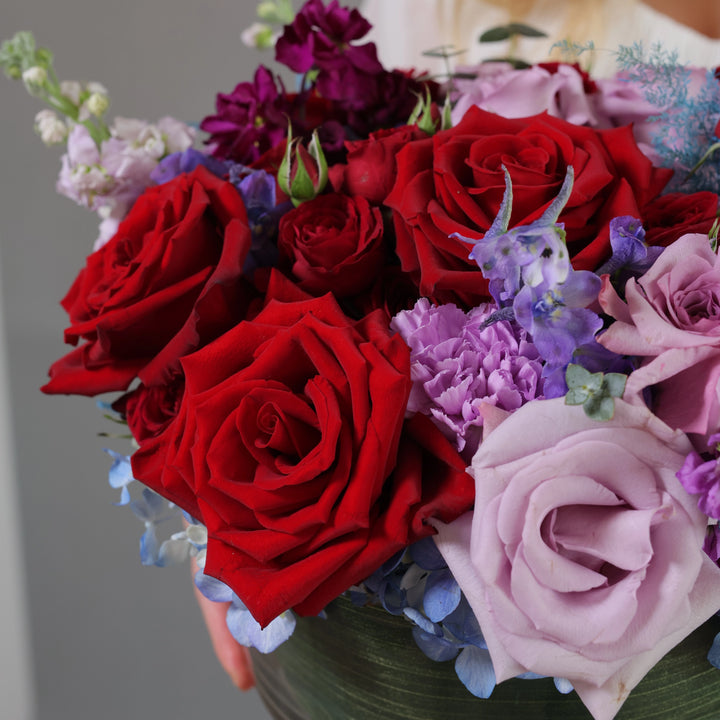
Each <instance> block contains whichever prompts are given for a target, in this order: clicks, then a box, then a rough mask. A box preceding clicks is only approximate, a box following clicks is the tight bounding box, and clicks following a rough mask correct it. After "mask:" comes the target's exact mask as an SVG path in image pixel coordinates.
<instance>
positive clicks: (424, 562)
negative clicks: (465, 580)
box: [409, 537, 447, 570]
mask: <svg viewBox="0 0 720 720" xmlns="http://www.w3.org/2000/svg"><path fill="white" fill-rule="evenodd" d="M409 550H410V557H411V558H412V561H413V562H415V563H417V564H418V565H419V566H420V567H421V568H422V569H423V570H442V569H443V568H445V567H447V563H446V562H445V558H444V557H443V556H442V555H441V554H440V551H439V550H438V548H437V545H436V544H435V541H434V540H433V539H432V537H426V538H423V539H422V540H418V542H416V543H413V544H412V545H411V546H410V548H409Z"/></svg>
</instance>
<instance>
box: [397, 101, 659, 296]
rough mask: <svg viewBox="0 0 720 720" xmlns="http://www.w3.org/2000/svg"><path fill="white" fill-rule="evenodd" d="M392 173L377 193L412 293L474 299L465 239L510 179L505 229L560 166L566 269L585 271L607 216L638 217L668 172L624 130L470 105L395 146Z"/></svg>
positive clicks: (551, 183) (534, 210)
mask: <svg viewBox="0 0 720 720" xmlns="http://www.w3.org/2000/svg"><path fill="white" fill-rule="evenodd" d="M397 165H398V177H397V182H396V183H395V187H394V188H393V190H392V193H391V194H390V196H389V197H388V198H387V200H386V205H389V206H390V207H391V208H392V209H393V210H394V221H395V229H396V234H397V253H398V255H399V257H400V260H401V262H402V267H403V270H406V271H408V272H411V273H414V275H415V276H416V278H417V281H418V283H419V287H420V293H421V294H422V295H427V296H430V297H433V298H436V299H438V300H441V301H456V302H461V303H464V304H474V303H475V302H476V301H477V300H479V299H480V298H481V297H483V295H484V294H485V293H486V288H487V284H486V283H485V282H484V281H483V280H482V278H480V276H479V270H478V267H477V265H475V264H474V263H473V262H471V261H470V260H468V253H469V251H470V246H469V245H468V244H467V243H465V242H463V241H462V240H460V239H457V238H453V237H450V235H452V234H453V233H456V232H457V233H460V234H461V235H463V236H466V237H472V238H479V237H482V235H483V234H484V233H485V232H486V231H487V230H488V229H489V227H490V225H491V224H492V221H493V219H494V218H495V216H496V215H497V213H498V210H499V208H500V203H501V202H502V198H503V193H504V191H505V179H504V173H503V170H502V166H503V165H504V166H505V167H507V169H508V171H509V172H510V177H511V178H512V183H513V213H512V218H511V226H514V225H518V224H523V223H527V222H529V221H531V220H533V219H535V218H537V217H539V216H540V215H541V214H542V212H543V210H544V209H545V208H546V207H547V206H548V204H549V203H550V202H551V201H552V200H553V199H554V198H555V197H556V196H557V195H558V192H559V191H560V187H561V185H562V182H563V180H564V178H565V175H566V171H567V167H568V166H569V165H570V166H572V167H573V169H574V172H575V183H574V185H573V190H572V194H571V196H570V199H569V200H568V203H567V205H566V207H565V209H564V210H563V212H562V214H561V215H560V222H562V223H564V224H565V230H566V232H567V243H568V248H569V250H570V254H571V257H572V258H573V265H574V267H575V268H576V269H590V270H592V269H595V268H596V267H597V266H598V265H599V264H600V263H601V262H603V261H604V260H605V259H607V257H609V255H610V241H609V227H608V224H609V222H610V220H611V219H612V218H613V217H616V216H618V215H632V216H634V217H642V215H641V214H640V208H642V207H643V206H644V205H645V204H646V203H647V202H649V201H650V200H651V199H653V198H655V197H656V196H657V195H658V193H659V192H660V191H661V190H662V188H663V187H664V185H665V184H666V183H667V181H668V179H669V178H670V175H671V174H672V172H671V171H670V170H661V169H657V168H653V166H652V164H651V163H650V161H649V160H648V159H647V158H646V157H645V156H644V155H643V154H642V153H641V152H640V150H639V149H638V147H637V145H636V143H635V141H634V139H633V135H632V130H631V128H630V127H623V128H615V129H612V130H593V129H591V128H587V127H580V126H576V125H571V124H570V123H567V122H565V121H564V120H560V119H558V118H553V117H550V116H549V115H547V114H542V115H536V116H534V117H529V118H519V119H507V118H503V117H500V116H499V115H494V114H492V113H488V112H485V111H483V110H480V109H479V108H476V107H473V108H471V109H470V110H468V112H467V113H466V114H465V117H464V118H463V119H462V121H461V122H460V123H459V124H458V125H456V126H455V127H453V128H450V129H449V130H445V131H442V132H439V133H437V134H436V135H434V136H433V137H432V138H428V139H427V140H417V141H415V142H411V143H409V144H408V145H407V147H405V148H404V149H403V150H401V151H400V152H399V153H398V156H397Z"/></svg>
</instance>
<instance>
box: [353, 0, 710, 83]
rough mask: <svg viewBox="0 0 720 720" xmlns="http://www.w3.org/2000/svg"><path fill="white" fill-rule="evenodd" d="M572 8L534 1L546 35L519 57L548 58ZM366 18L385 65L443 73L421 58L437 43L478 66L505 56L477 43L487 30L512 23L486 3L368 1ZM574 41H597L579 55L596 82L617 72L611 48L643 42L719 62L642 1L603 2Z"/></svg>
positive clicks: (701, 61)
mask: <svg viewBox="0 0 720 720" xmlns="http://www.w3.org/2000/svg"><path fill="white" fill-rule="evenodd" d="M578 1H579V0H573V2H578ZM713 1H715V0H713ZM570 6H571V3H570V2H563V3H559V2H558V0H537V2H536V3H535V4H534V6H533V8H532V10H531V12H530V13H529V14H528V15H527V16H526V17H524V18H523V22H525V23H526V24H528V25H531V26H533V27H536V28H538V29H540V30H543V31H544V32H546V33H547V34H548V36H549V38H539V39H522V40H520V41H519V43H518V46H517V51H516V56H518V57H520V58H523V59H524V60H528V61H530V62H540V61H543V60H547V59H550V57H551V55H550V52H551V47H552V45H553V43H555V42H556V41H558V40H561V39H562V35H563V33H565V32H566V29H567V15H566V12H567V10H566V8H569V7H570ZM363 14H364V15H365V16H366V17H367V18H368V20H369V21H370V22H371V23H372V24H373V26H374V27H373V29H372V31H371V34H370V36H369V37H370V39H371V40H373V41H374V42H375V43H376V44H377V46H378V53H379V57H380V60H381V62H382V63H383V64H384V65H385V66H386V67H389V68H393V67H400V68H408V67H414V68H416V69H418V70H423V69H427V70H430V71H432V72H434V73H442V72H443V71H444V64H443V61H442V60H437V59H435V58H428V57H423V55H422V53H423V52H424V51H426V50H430V49H432V48H436V47H438V46H440V45H453V46H454V47H456V48H458V49H465V50H466V52H465V53H464V54H463V55H461V56H459V57H458V58H456V59H455V60H454V61H453V62H454V63H456V64H472V63H477V62H480V61H482V60H486V59H489V58H491V57H497V56H498V54H500V55H502V54H504V53H505V52H506V51H507V45H506V44H505V43H486V44H482V45H481V44H480V43H478V42H477V39H478V37H479V36H480V34H481V33H482V32H483V31H485V30H487V29H489V28H492V27H495V26H497V25H503V24H505V23H507V22H509V21H510V19H511V18H510V13H509V12H508V10H507V9H506V8H504V7H498V6H496V5H494V4H490V3H486V2H483V0H365V3H364V6H363ZM572 39H573V40H575V41H578V42H586V41H587V40H593V42H594V44H595V47H596V48H598V49H597V50H596V51H595V52H594V53H592V57H589V56H588V55H586V54H583V55H581V57H580V61H581V64H583V66H586V65H587V63H588V62H590V63H591V69H592V72H593V74H594V75H595V76H597V77H603V76H608V75H611V74H612V73H613V72H614V71H615V69H616V67H615V59H614V55H613V52H611V51H614V50H615V49H617V47H618V46H619V45H631V44H632V43H633V42H636V41H639V40H642V41H643V42H644V43H645V44H650V43H654V42H658V41H659V42H661V43H662V45H663V47H665V48H666V49H668V50H671V49H675V50H677V51H678V55H679V60H680V61H681V62H686V63H689V64H691V65H699V66H705V67H714V66H717V65H720V40H714V39H711V38H708V37H706V36H705V35H702V34H701V33H699V32H697V31H695V30H693V29H692V28H689V27H687V26H685V25H681V24H679V23H677V22H676V21H675V20H672V19H671V18H669V17H667V16H666V15H663V14H662V13H660V12H658V11H656V10H653V9H652V8H650V7H648V6H646V5H644V4H642V3H641V2H638V1H637V0H606V2H605V3H604V5H603V7H602V9H601V10H599V11H598V18H597V23H596V27H593V28H592V31H591V33H590V34H589V35H588V37H575V38H572ZM559 57H560V56H559V54H558V51H557V50H555V51H553V54H552V58H554V59H556V60H557V59H559Z"/></svg>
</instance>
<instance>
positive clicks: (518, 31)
mask: <svg viewBox="0 0 720 720" xmlns="http://www.w3.org/2000/svg"><path fill="white" fill-rule="evenodd" d="M507 28H508V30H509V31H510V34H511V35H522V36H523V37H537V38H543V37H547V33H544V32H543V31H542V30H538V29H537V28H534V27H532V26H530V25H525V23H516V22H513V23H510V24H509V25H507Z"/></svg>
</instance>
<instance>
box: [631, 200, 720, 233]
mask: <svg viewBox="0 0 720 720" xmlns="http://www.w3.org/2000/svg"><path fill="white" fill-rule="evenodd" d="M642 212H643V220H644V222H643V225H644V227H645V233H646V234H645V241H646V242H647V244H648V245H663V246H664V247H667V246H668V245H670V244H672V243H674V242H675V241H676V240H677V239H678V238H679V237H682V236H683V235H687V234H688V233H703V234H704V235H707V233H708V232H710V228H711V227H712V225H713V223H714V222H715V218H716V217H717V212H718V196H717V195H716V194H715V193H714V192H709V191H703V192H696V193H690V194H689V195H685V194H684V193H668V194H667V195H661V196H660V197H659V198H656V199H655V200H653V201H652V202H650V203H649V204H648V205H646V206H645V207H644V208H643V211H642Z"/></svg>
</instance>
